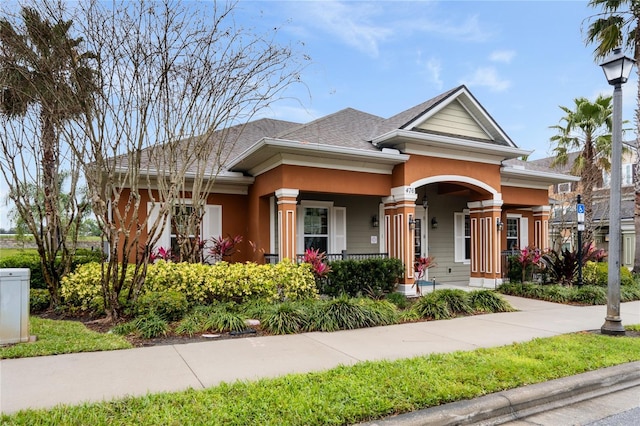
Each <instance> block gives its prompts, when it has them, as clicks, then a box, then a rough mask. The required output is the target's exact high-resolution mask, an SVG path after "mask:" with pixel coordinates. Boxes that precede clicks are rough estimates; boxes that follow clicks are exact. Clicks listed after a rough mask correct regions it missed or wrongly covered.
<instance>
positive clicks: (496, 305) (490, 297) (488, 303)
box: [468, 290, 515, 313]
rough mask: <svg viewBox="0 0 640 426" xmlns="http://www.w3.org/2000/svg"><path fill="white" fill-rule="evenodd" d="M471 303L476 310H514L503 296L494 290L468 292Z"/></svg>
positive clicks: (489, 311) (490, 311)
mask: <svg viewBox="0 0 640 426" xmlns="http://www.w3.org/2000/svg"><path fill="white" fill-rule="evenodd" d="M468 297H469V305H470V306H471V308H472V309H473V310H474V311H476V312H487V313H492V312H513V311H514V310H515V309H513V307H511V305H510V304H509V302H507V301H506V300H505V299H504V298H503V297H501V296H500V295H499V294H497V293H496V292H495V291H492V290H476V291H472V292H469V293H468Z"/></svg>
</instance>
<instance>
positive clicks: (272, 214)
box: [269, 197, 279, 253]
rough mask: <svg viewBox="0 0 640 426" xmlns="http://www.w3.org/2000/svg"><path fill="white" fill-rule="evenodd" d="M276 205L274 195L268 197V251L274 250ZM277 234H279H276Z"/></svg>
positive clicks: (276, 230) (276, 227)
mask: <svg viewBox="0 0 640 426" xmlns="http://www.w3.org/2000/svg"><path fill="white" fill-rule="evenodd" d="M275 206H276V197H269V230H270V232H269V234H270V237H269V253H275V252H276V233H277V232H278V226H277V224H278V222H277V220H276V217H277V213H278V211H277V210H278V209H277V208H276V207H275ZM278 235H279V234H278Z"/></svg>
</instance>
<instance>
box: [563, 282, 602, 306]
mask: <svg viewBox="0 0 640 426" xmlns="http://www.w3.org/2000/svg"><path fill="white" fill-rule="evenodd" d="M571 302H575V303H581V304H585V305H604V304H606V303H607V291H606V289H604V288H602V287H598V286H594V285H585V286H582V287H580V288H576V289H575V290H574V292H573V294H572V295H571Z"/></svg>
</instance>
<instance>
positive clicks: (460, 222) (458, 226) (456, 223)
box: [453, 213, 465, 262]
mask: <svg viewBox="0 0 640 426" xmlns="http://www.w3.org/2000/svg"><path fill="white" fill-rule="evenodd" d="M453 233H454V245H455V259H454V261H455V262H464V261H465V256H464V254H465V253H464V213H454V214H453Z"/></svg>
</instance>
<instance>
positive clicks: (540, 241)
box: [533, 206, 551, 251]
mask: <svg viewBox="0 0 640 426" xmlns="http://www.w3.org/2000/svg"><path fill="white" fill-rule="evenodd" d="M550 214H551V207H550V206H538V207H534V208H533V244H534V246H535V247H537V248H539V249H540V250H542V251H545V250H547V249H548V248H549V216H550Z"/></svg>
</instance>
